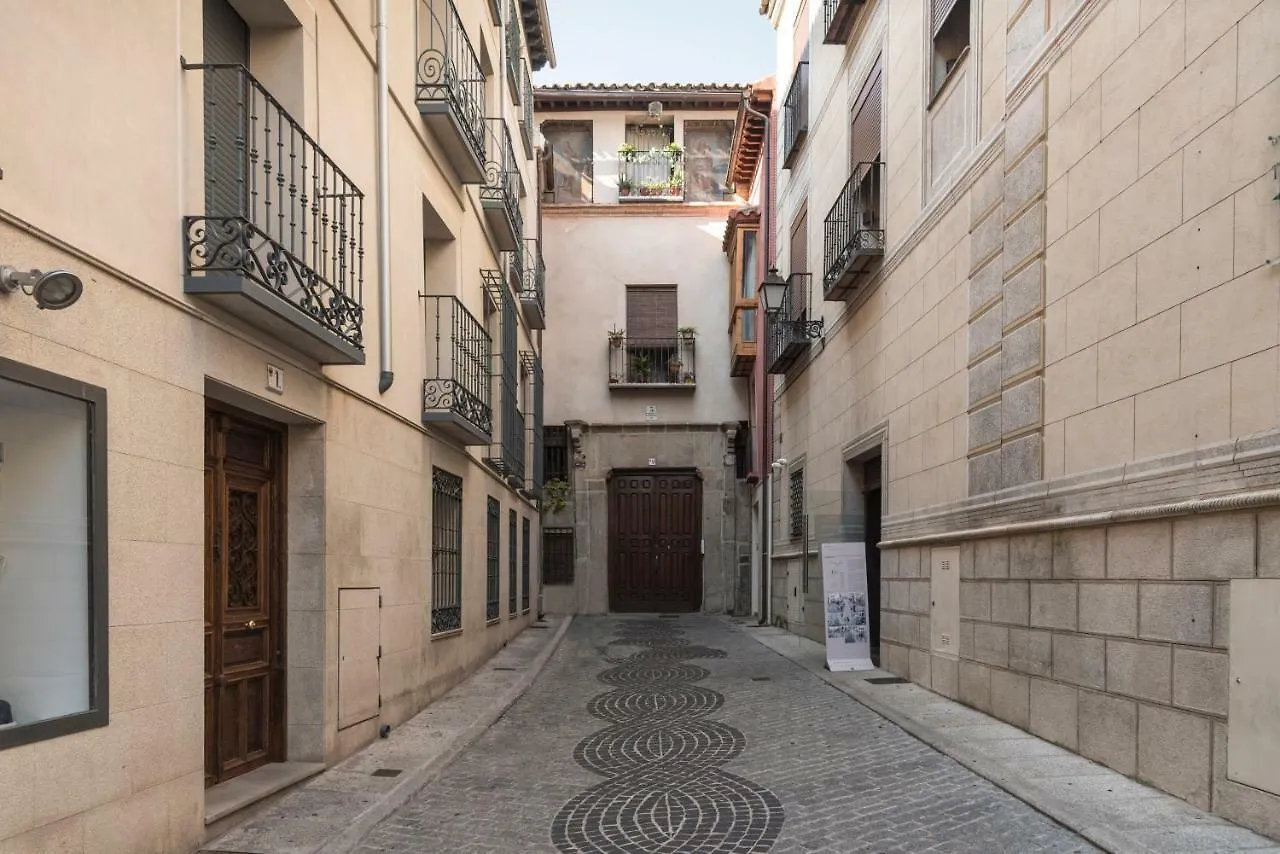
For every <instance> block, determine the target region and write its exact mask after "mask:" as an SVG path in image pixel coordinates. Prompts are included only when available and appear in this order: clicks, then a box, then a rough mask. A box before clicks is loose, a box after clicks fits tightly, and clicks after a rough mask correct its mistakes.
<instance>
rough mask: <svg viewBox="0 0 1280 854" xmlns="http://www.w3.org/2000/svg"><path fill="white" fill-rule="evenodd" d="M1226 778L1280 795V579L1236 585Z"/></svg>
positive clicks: (1243, 581) (1247, 580) (1237, 581)
mask: <svg viewBox="0 0 1280 854" xmlns="http://www.w3.org/2000/svg"><path fill="white" fill-rule="evenodd" d="M1230 652H1231V675H1230V684H1229V686H1228V695H1229V709H1228V717H1227V777H1228V778H1229V779H1231V780H1234V781H1235V782H1237V783H1243V784H1245V785H1246V786H1253V787H1254V788H1256V789H1262V790H1263V791H1266V792H1270V793H1272V794H1273V795H1280V666H1277V663H1276V655H1277V652H1280V578H1237V579H1234V580H1232V582H1231V650H1230Z"/></svg>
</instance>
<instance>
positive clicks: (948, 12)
mask: <svg viewBox="0 0 1280 854" xmlns="http://www.w3.org/2000/svg"><path fill="white" fill-rule="evenodd" d="M931 20H932V24H933V89H932V93H933V94H934V95H936V94H938V92H939V91H940V90H941V89H942V84H943V83H945V82H946V81H947V76H948V75H950V74H951V69H953V68H955V67H956V64H957V63H958V62H959V61H960V58H961V57H962V56H964V52H965V51H966V50H968V49H969V0H933V13H932V18H931Z"/></svg>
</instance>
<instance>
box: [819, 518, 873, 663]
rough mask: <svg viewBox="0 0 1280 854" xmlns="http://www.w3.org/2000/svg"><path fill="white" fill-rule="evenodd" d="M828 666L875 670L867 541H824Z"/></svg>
mask: <svg viewBox="0 0 1280 854" xmlns="http://www.w3.org/2000/svg"><path fill="white" fill-rule="evenodd" d="M822 599H823V603H824V615H823V619H824V622H825V626H826V634H827V669H828V670H831V671H840V670H873V669H875V665H873V664H872V663H871V614H870V612H869V610H868V609H869V607H870V603H869V602H868V597H867V546H866V543H823V544H822Z"/></svg>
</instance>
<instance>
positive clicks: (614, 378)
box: [609, 374, 622, 385]
mask: <svg viewBox="0 0 1280 854" xmlns="http://www.w3.org/2000/svg"><path fill="white" fill-rule="evenodd" d="M620 382H622V377H621V375H619V374H609V385H617V384H618V383H620Z"/></svg>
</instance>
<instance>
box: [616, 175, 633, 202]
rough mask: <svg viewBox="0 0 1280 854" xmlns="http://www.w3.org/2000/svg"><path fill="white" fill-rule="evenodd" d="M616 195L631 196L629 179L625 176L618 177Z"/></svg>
mask: <svg viewBox="0 0 1280 854" xmlns="http://www.w3.org/2000/svg"><path fill="white" fill-rule="evenodd" d="M618 195H619V196H624V197H625V196H629V195H631V179H630V178H628V177H627V176H626V175H619V176H618Z"/></svg>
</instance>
